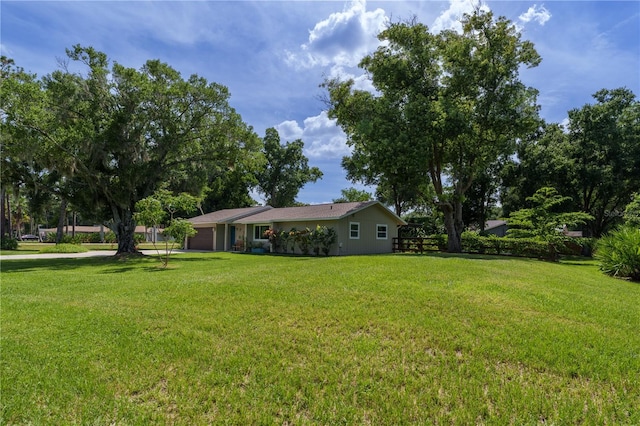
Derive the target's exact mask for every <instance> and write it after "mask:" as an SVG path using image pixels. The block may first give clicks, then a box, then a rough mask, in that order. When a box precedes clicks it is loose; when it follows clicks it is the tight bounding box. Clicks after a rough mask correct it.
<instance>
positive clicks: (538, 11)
mask: <svg viewBox="0 0 640 426" xmlns="http://www.w3.org/2000/svg"><path fill="white" fill-rule="evenodd" d="M518 19H519V20H520V22H522V23H525V24H526V23H528V22H531V21H535V22H537V23H538V24H540V25H544V24H545V23H546V22H547V21H548V20H549V19H551V12H549V11H548V10H547V8H545V7H544V5H542V6H538V5H537V4H534V5H533V6H531V7H530V8H529V9H528V10H527V11H526V12H525V13H523V14H522V15H520V16H519V17H518Z"/></svg>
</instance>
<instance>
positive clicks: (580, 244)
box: [393, 232, 593, 260]
mask: <svg viewBox="0 0 640 426" xmlns="http://www.w3.org/2000/svg"><path fill="white" fill-rule="evenodd" d="M592 244H593V242H592V240H591V239H589V238H573V239H566V240H563V241H558V242H553V243H550V242H547V241H541V240H537V239H533V238H506V237H496V236H490V237H483V236H480V235H478V234H475V233H472V232H465V233H463V234H462V251H463V252H465V253H475V254H495V255H503V256H519V257H532V258H537V259H547V260H556V259H557V258H558V256H559V255H573V256H578V255H589V256H590V255H591V246H592ZM446 250H447V236H446V235H432V236H429V237H399V238H394V239H393V251H394V252H395V253H427V252H434V251H446Z"/></svg>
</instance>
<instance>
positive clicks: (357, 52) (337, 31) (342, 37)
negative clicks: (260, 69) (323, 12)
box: [287, 0, 389, 68]
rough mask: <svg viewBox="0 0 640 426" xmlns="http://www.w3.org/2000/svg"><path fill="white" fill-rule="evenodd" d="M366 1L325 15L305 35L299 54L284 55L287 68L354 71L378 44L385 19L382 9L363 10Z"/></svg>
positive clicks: (288, 53) (384, 25) (386, 21)
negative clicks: (327, 68)
mask: <svg viewBox="0 0 640 426" xmlns="http://www.w3.org/2000/svg"><path fill="white" fill-rule="evenodd" d="M366 5H367V2H366V0H354V1H352V2H351V5H350V6H349V8H346V9H345V10H343V11H342V12H336V13H332V14H331V15H329V17H328V18H327V19H324V20H322V21H320V22H318V23H317V24H316V25H315V27H314V28H313V29H312V30H311V31H310V32H309V39H308V42H307V43H304V44H302V45H301V46H300V48H301V51H300V52H297V53H296V52H287V62H288V63H289V65H292V66H294V67H301V68H310V67H314V66H329V65H339V66H348V67H354V66H356V65H357V64H358V62H360V60H361V59H362V58H363V57H364V56H365V55H367V54H368V53H370V52H372V51H374V50H375V49H376V48H377V47H378V45H379V44H380V42H379V40H378V38H377V36H378V34H379V33H380V32H381V31H382V30H384V28H385V27H386V25H387V23H388V21H389V19H388V17H387V16H386V14H385V11H384V10H383V9H380V8H378V9H376V10H374V11H367V10H366Z"/></svg>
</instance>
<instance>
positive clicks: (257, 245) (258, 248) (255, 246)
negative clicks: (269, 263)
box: [251, 241, 266, 253]
mask: <svg viewBox="0 0 640 426" xmlns="http://www.w3.org/2000/svg"><path fill="white" fill-rule="evenodd" d="M251 253H266V250H265V248H264V243H263V242H262V241H251Z"/></svg>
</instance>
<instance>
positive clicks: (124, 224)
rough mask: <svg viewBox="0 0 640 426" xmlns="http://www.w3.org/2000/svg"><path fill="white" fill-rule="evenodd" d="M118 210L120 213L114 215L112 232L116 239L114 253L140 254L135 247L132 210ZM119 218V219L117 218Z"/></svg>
mask: <svg viewBox="0 0 640 426" xmlns="http://www.w3.org/2000/svg"><path fill="white" fill-rule="evenodd" d="M118 210H120V212H119V213H120V214H118V215H114V216H117V217H114V224H113V228H112V230H113V232H114V233H115V234H116V237H117V239H118V251H117V252H116V255H120V254H141V253H140V252H139V251H138V250H137V249H136V243H135V239H134V236H135V232H136V222H135V220H133V212H132V211H131V210H128V209H127V210H124V209H118ZM117 219H119V220H117Z"/></svg>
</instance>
